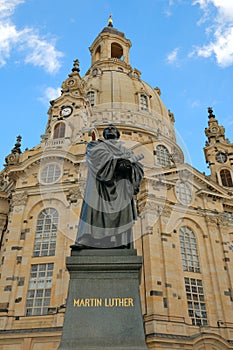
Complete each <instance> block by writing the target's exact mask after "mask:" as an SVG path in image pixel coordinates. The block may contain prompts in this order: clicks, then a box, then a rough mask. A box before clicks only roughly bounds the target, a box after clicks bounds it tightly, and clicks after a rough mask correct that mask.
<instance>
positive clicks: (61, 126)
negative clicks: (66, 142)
mask: <svg viewBox="0 0 233 350" xmlns="http://www.w3.org/2000/svg"><path fill="white" fill-rule="evenodd" d="M65 130H66V126H65V123H63V122H60V123H57V124H56V125H55V127H54V132H53V138H54V139H60V138H62V137H64V136H65Z"/></svg>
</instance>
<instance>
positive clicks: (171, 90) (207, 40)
mask: <svg viewBox="0 0 233 350" xmlns="http://www.w3.org/2000/svg"><path fill="white" fill-rule="evenodd" d="M110 13H112V14H113V21H114V23H113V24H114V27H116V28H117V29H118V30H120V31H123V32H124V33H125V35H126V37H127V38H128V39H130V40H131V42H132V45H133V46H132V48H131V53H130V62H131V65H132V66H133V67H135V68H137V69H139V70H140V71H141V72H142V79H143V80H145V81H146V82H148V83H149V84H150V85H151V86H152V87H155V86H159V87H160V89H161V91H162V95H161V98H162V100H163V102H164V103H165V105H166V107H167V108H169V109H170V110H171V111H172V112H173V113H174V115H175V119H176V122H175V127H176V131H177V134H178V139H179V140H180V141H179V142H180V143H182V144H183V149H184V151H185V154H186V159H187V161H188V162H189V163H191V164H192V165H193V166H194V167H195V168H197V169H198V170H200V171H201V172H202V171H205V172H206V173H207V174H208V173H209V172H208V169H207V167H206V164H205V160H204V156H203V151H202V148H203V147H204V144H205V141H206V137H205V134H204V129H205V127H206V126H207V123H208V116H207V114H208V113H207V107H209V106H212V107H213V109H214V113H215V115H216V117H217V119H218V120H219V124H220V125H223V126H224V127H225V128H226V137H228V138H229V139H230V141H232V142H233V130H232V126H233V110H232V106H233V2H232V1H231V0H144V1H138V0H124V1H122V0H117V1H113V0H98V1H97V0H89V1H86V2H84V1H82V0H66V1H62V0H56V1H51V0H50V1H48V0H0V81H1V116H0V118H1V148H0V164H1V165H2V164H3V163H4V158H5V156H6V155H8V154H9V153H10V151H11V149H12V148H13V147H14V144H15V140H16V137H17V135H21V136H22V137H23V139H22V150H24V149H25V148H26V147H28V148H32V147H33V146H35V145H36V144H38V143H39V142H40V135H41V134H43V133H44V130H45V126H46V123H47V110H48V108H49V100H51V99H54V98H55V97H58V95H59V90H60V87H61V83H62V81H64V80H65V79H66V77H67V75H68V74H69V73H70V71H71V68H72V65H73V60H74V59H76V58H78V59H79V61H80V68H81V75H84V74H85V72H86V71H87V69H88V68H89V66H90V63H91V60H90V53H89V50H88V47H89V46H90V45H91V43H92V42H93V41H94V39H95V38H96V36H97V35H98V34H99V32H100V31H101V30H102V29H103V27H104V26H106V25H107V20H108V16H109V14H110Z"/></svg>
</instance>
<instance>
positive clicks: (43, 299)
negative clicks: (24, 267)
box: [26, 263, 53, 316]
mask: <svg viewBox="0 0 233 350" xmlns="http://www.w3.org/2000/svg"><path fill="white" fill-rule="evenodd" d="M52 277H53V264H52V263H50V264H35V265H32V266H31V273H30V280H29V285H28V293H27V302H26V316H35V315H45V314H47V313H48V307H49V305H50V296H51V288H52Z"/></svg>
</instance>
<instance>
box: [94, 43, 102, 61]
mask: <svg viewBox="0 0 233 350" xmlns="http://www.w3.org/2000/svg"><path fill="white" fill-rule="evenodd" d="M100 53H101V46H100V45H99V46H98V47H97V49H96V51H95V61H98V60H99V59H100Z"/></svg>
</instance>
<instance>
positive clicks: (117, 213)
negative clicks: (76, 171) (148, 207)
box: [76, 140, 143, 248]
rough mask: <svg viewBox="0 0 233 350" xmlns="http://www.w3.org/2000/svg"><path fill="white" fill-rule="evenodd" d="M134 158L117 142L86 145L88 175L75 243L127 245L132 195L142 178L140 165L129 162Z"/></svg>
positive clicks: (133, 217) (132, 218)
mask: <svg viewBox="0 0 233 350" xmlns="http://www.w3.org/2000/svg"><path fill="white" fill-rule="evenodd" d="M133 155H134V154H133V152H132V151H131V150H129V149H127V148H125V147H124V146H123V145H122V142H121V141H117V140H104V141H101V140H98V141H92V142H90V143H89V144H88V146H87V150H86V161H87V166H88V175H87V183H86V190H85V196H84V200H83V204H82V209H81V215H80V221H79V227H78V233H77V238H76V244H78V245H84V246H92V247H97V248H98V247H100V248H108V247H117V246H121V245H127V244H128V243H129V240H130V239H131V237H130V236H131V233H130V232H131V228H132V226H133V224H134V221H135V220H136V218H137V211H136V208H135V204H134V199H133V196H134V195H135V194H137V193H138V191H139V186H140V182H141V180H142V178H143V166H142V164H141V163H140V162H138V161H136V162H133V161H132V156H133ZM130 158H131V159H130Z"/></svg>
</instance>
